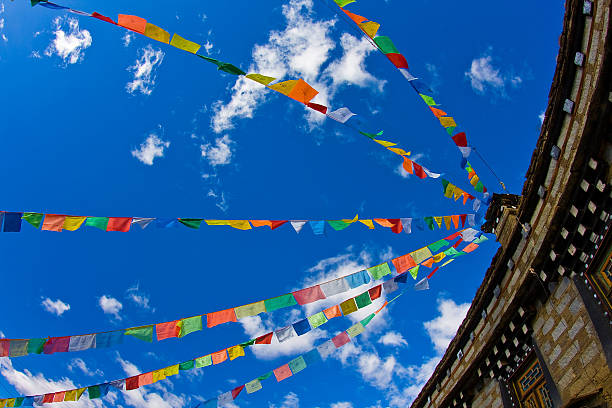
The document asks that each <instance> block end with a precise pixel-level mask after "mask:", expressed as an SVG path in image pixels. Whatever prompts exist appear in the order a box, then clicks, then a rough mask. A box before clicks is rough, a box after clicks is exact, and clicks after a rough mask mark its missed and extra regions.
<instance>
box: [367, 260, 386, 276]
mask: <svg viewBox="0 0 612 408" xmlns="http://www.w3.org/2000/svg"><path fill="white" fill-rule="evenodd" d="M367 271H368V272H369V273H370V276H372V279H374V280H379V279H380V278H382V277H383V276H387V275H390V274H391V268H389V264H388V263H387V262H385V263H384V264H380V265H377V266H373V267H371V268H368V270H367Z"/></svg>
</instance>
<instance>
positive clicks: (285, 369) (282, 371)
mask: <svg viewBox="0 0 612 408" xmlns="http://www.w3.org/2000/svg"><path fill="white" fill-rule="evenodd" d="M292 375H293V374H291V369H290V368H289V364H285V365H283V366H280V367H278V368H277V369H275V370H274V376H275V377H276V381H278V382H281V381H283V380H284V379H287V378H289V377H291V376H292Z"/></svg>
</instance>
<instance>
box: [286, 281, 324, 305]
mask: <svg viewBox="0 0 612 408" xmlns="http://www.w3.org/2000/svg"><path fill="white" fill-rule="evenodd" d="M293 296H294V297H295V300H296V301H297V303H298V304H299V305H300V306H303V305H307V304H309V303H312V302H316V301H317V300H320V299H325V295H324V294H323V291H322V290H321V287H320V286H319V285H317V286H312V287H310V288H306V289H301V290H298V291H296V292H293Z"/></svg>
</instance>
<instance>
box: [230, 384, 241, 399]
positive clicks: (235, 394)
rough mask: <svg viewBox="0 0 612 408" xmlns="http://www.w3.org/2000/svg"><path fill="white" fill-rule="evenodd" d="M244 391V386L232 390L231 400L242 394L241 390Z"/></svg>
mask: <svg viewBox="0 0 612 408" xmlns="http://www.w3.org/2000/svg"><path fill="white" fill-rule="evenodd" d="M243 389H244V385H241V386H239V387H236V388H234V389H233V390H232V391H231V393H232V399H236V397H238V395H240V393H241V392H242V390H243Z"/></svg>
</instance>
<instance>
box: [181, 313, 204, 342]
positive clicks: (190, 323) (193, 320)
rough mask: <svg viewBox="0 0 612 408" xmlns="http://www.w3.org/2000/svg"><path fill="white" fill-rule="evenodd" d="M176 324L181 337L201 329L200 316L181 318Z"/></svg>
mask: <svg viewBox="0 0 612 408" xmlns="http://www.w3.org/2000/svg"><path fill="white" fill-rule="evenodd" d="M177 325H178V326H179V327H180V328H181V332H180V333H179V337H183V336H186V335H188V334H189V333H193V332H196V331H200V330H202V316H195V317H188V318H187V319H182V320H181V321H179V322H178V324H177Z"/></svg>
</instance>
